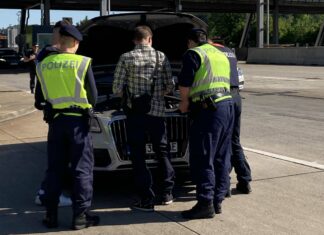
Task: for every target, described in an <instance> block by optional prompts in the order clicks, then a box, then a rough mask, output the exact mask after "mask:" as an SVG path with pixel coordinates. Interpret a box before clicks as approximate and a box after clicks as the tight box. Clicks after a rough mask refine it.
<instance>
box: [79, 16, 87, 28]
mask: <svg viewBox="0 0 324 235" xmlns="http://www.w3.org/2000/svg"><path fill="white" fill-rule="evenodd" d="M88 21H89V19H88V16H86V17H85V18H84V19H83V20H80V22H79V23H76V25H77V26H82V25H84V24H86V23H87V22H88Z"/></svg>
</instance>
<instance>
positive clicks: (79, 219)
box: [72, 212, 100, 230]
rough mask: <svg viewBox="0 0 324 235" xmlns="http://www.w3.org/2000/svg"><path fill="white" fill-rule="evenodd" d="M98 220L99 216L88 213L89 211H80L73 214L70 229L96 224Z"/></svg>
mask: <svg viewBox="0 0 324 235" xmlns="http://www.w3.org/2000/svg"><path fill="white" fill-rule="evenodd" d="M99 222H100V218H99V216H96V215H89V213H87V212H86V213H82V214H80V215H78V216H75V217H74V218H73V221H72V229H74V230H80V229H84V228H87V227H91V226H96V225H98V224H99Z"/></svg>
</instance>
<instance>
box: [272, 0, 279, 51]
mask: <svg viewBox="0 0 324 235" xmlns="http://www.w3.org/2000/svg"><path fill="white" fill-rule="evenodd" d="M273 4H274V6H273V44H276V45H278V44H279V1H278V0H274V1H273Z"/></svg>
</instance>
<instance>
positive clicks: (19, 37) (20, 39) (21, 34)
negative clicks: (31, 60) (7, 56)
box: [16, 9, 27, 54]
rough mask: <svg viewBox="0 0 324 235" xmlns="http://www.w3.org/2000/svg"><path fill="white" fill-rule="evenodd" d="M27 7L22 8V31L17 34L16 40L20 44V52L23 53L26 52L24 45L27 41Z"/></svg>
mask: <svg viewBox="0 0 324 235" xmlns="http://www.w3.org/2000/svg"><path fill="white" fill-rule="evenodd" d="M26 12H27V10H26V9H21V15H20V27H19V29H20V31H19V34H18V35H17V38H16V42H17V44H18V52H19V53H21V54H23V53H24V47H25V43H26Z"/></svg>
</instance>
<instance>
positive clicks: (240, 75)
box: [237, 68, 245, 90]
mask: <svg viewBox="0 0 324 235" xmlns="http://www.w3.org/2000/svg"><path fill="white" fill-rule="evenodd" d="M237 73H238V79H239V89H240V90H242V89H243V88H244V81H245V79H244V74H243V70H242V69H241V68H237Z"/></svg>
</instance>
